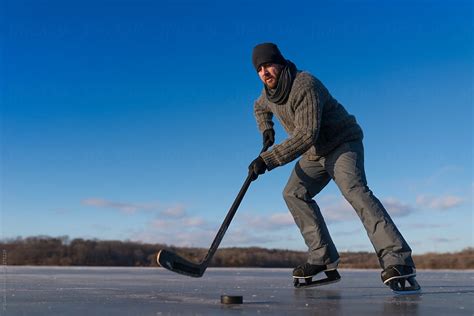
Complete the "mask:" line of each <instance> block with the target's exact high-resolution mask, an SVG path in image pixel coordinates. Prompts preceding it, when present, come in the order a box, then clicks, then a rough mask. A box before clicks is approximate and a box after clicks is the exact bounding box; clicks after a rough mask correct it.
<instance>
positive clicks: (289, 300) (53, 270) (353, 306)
mask: <svg viewBox="0 0 474 316" xmlns="http://www.w3.org/2000/svg"><path fill="white" fill-rule="evenodd" d="M339 271H340V274H341V276H342V280H341V281H340V282H339V283H335V284H330V285H326V286H324V287H318V288H311V289H295V288H294V287H293V284H292V278H291V269H245V268H243V269H224V268H221V269H218V268H214V269H213V268H210V269H208V270H207V272H206V273H205V275H204V276H203V277H202V278H199V279H194V278H190V277H186V276H181V275H178V274H175V273H172V272H169V271H167V270H165V269H161V268H107V267H106V268H102V267H101V268H91V267H74V268H72V267H14V266H3V267H2V271H1V284H0V293H1V297H0V299H1V304H2V306H1V309H0V314H1V315H82V316H83V315H87V316H90V315H114V316H115V315H226V314H230V315H256V314H268V315H331V316H334V315H382V314H383V315H397V316H400V315H473V314H474V307H473V301H474V271H472V270H470V271H446V270H444V271H433V270H421V271H418V277H417V280H418V281H419V283H420V285H421V286H422V293H421V294H419V295H406V296H398V295H395V294H393V293H392V292H391V291H390V290H389V288H388V287H386V286H384V285H383V284H382V282H381V281H380V272H379V271H378V270H339ZM223 294H227V295H242V296H243V301H244V303H243V304H242V305H222V304H221V303H220V296H221V295H223Z"/></svg>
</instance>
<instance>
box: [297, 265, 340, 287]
mask: <svg viewBox="0 0 474 316" xmlns="http://www.w3.org/2000/svg"><path fill="white" fill-rule="evenodd" d="M338 262H339V261H336V262H335V263H333V264H329V265H314V264H310V263H305V264H302V265H299V266H297V267H296V268H295V269H294V270H293V285H294V286H295V287H296V288H308V287H315V286H321V285H326V284H330V283H335V282H338V281H339V280H340V279H341V276H340V275H339V273H338V272H337V270H336V268H337V264H338ZM321 272H324V273H325V274H326V278H324V279H319V280H313V277H315V276H316V275H317V274H319V273H321Z"/></svg>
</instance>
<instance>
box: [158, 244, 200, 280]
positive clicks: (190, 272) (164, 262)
mask: <svg viewBox="0 0 474 316" xmlns="http://www.w3.org/2000/svg"><path fill="white" fill-rule="evenodd" d="M156 261H157V262H158V264H159V265H160V266H162V267H163V268H166V269H168V270H170V271H173V272H176V273H180V274H183V275H187V276H190V277H194V278H200V277H202V275H203V274H204V271H205V270H206V269H205V268H204V269H203V267H202V265H199V264H195V263H192V262H189V261H188V260H186V259H184V258H182V257H180V256H178V255H177V254H175V253H173V252H171V251H168V250H165V249H162V250H160V252H159V253H158V255H157V256H156Z"/></svg>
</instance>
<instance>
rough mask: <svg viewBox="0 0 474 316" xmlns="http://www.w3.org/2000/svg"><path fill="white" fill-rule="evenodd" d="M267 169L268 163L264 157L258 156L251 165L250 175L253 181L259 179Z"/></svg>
mask: <svg viewBox="0 0 474 316" xmlns="http://www.w3.org/2000/svg"><path fill="white" fill-rule="evenodd" d="M265 171H267V164H266V163H265V160H263V158H262V157H260V156H258V157H257V158H256V159H255V160H254V161H252V163H251V164H250V166H249V175H250V176H251V178H252V181H254V180H257V178H258V176H259V175H261V174H264V173H265Z"/></svg>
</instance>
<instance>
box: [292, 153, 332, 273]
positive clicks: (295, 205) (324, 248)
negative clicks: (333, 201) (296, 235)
mask: <svg viewBox="0 0 474 316" xmlns="http://www.w3.org/2000/svg"><path fill="white" fill-rule="evenodd" d="M330 180H331V178H330V176H329V174H328V173H327V172H326V170H325V169H324V168H323V166H322V165H321V164H320V163H319V162H317V161H308V160H307V159H305V158H304V157H303V158H302V159H300V161H298V163H297V164H296V166H295V168H294V170H293V172H292V174H291V176H290V179H289V180H288V183H287V185H286V187H285V189H284V190H283V198H284V199H285V202H286V204H287V206H288V209H289V210H290V213H291V214H292V215H293V218H294V220H295V223H296V225H298V227H299V229H300V231H301V234H302V235H303V238H304V241H305V243H306V245H307V246H308V252H309V257H308V262H309V263H311V264H318V265H322V264H330V263H334V262H336V261H337V260H338V259H339V254H338V252H337V250H336V247H335V246H334V243H333V241H332V239H331V236H330V235H329V231H328V229H327V226H326V223H325V222H324V218H323V216H322V215H321V212H320V210H319V207H318V204H316V202H315V201H314V200H313V199H312V198H313V197H314V196H315V195H316V194H318V193H319V192H320V191H321V190H322V189H323V188H324V187H325V186H326V185H327V184H328V182H329V181H330Z"/></svg>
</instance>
